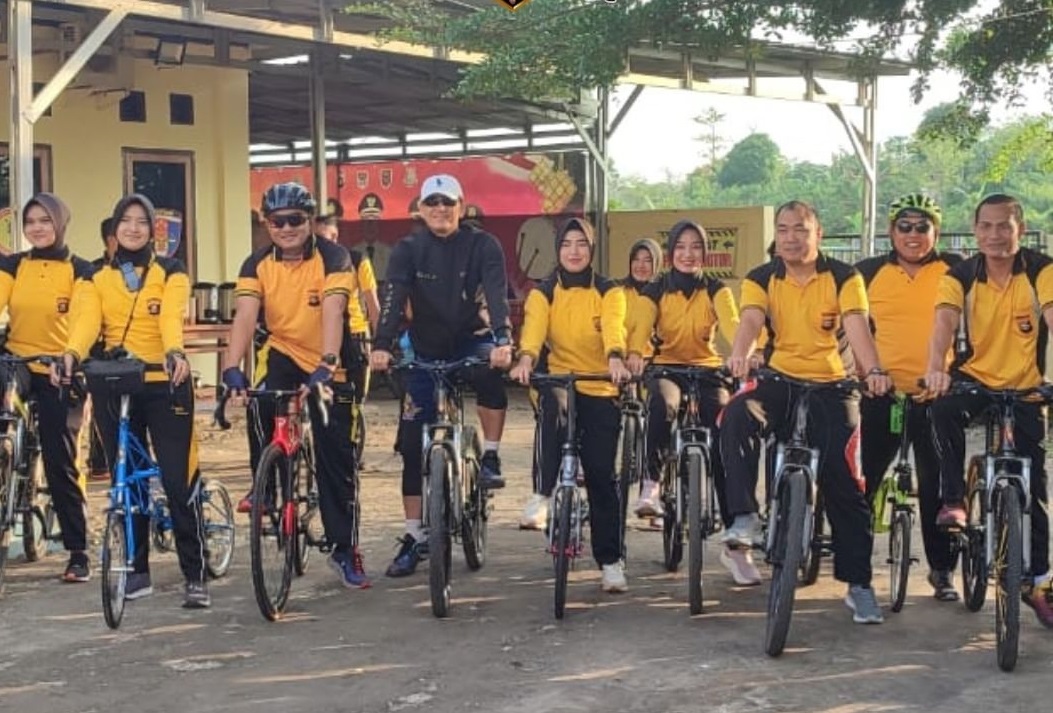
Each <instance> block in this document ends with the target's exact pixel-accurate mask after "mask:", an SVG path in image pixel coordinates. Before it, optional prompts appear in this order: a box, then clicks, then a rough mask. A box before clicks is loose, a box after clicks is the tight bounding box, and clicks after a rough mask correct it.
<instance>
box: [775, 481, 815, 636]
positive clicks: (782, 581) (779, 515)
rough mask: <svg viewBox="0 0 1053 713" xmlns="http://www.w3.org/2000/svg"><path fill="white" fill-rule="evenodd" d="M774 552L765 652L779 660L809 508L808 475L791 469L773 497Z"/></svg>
mask: <svg viewBox="0 0 1053 713" xmlns="http://www.w3.org/2000/svg"><path fill="white" fill-rule="evenodd" d="M776 498H777V500H776V504H775V505H776V507H775V510H776V514H775V522H774V523H773V526H774V527H775V528H776V531H775V544H774V551H773V552H772V553H770V554H771V563H772V572H771V589H769V590H768V623H767V626H766V628H765V631H764V650H765V651H766V652H767V654H768V655H769V656H778V655H779V654H781V653H782V650H783V648H784V647H785V646H786V637H787V635H788V634H789V632H790V618H791V616H792V615H793V602H794V597H795V596H796V593H797V591H796V590H797V570H798V568H799V567H800V564H801V557H802V555H803V551H804V547H805V543H804V541H803V538H804V518H805V515H806V512H807V506H808V475H807V474H806V473H805V472H804V471H803V470H800V469H797V468H794V469H792V470H789V471H787V472H786V474H785V476H784V477H783V479H782V485H781V486H780V488H779V492H778V493H777V494H776Z"/></svg>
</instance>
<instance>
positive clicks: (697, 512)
mask: <svg viewBox="0 0 1053 713" xmlns="http://www.w3.org/2000/svg"><path fill="white" fill-rule="evenodd" d="M685 466H686V468H687V602H688V608H689V609H690V611H691V614H692V616H694V615H695V614H701V613H702V557H703V549H702V545H703V539H702V484H703V483H704V482H707V481H708V477H707V476H708V473H706V463H705V459H703V458H702V453H701V452H700V451H698V449H696V448H692V449H691V450H689V451H688V453H687V458H686V463H685Z"/></svg>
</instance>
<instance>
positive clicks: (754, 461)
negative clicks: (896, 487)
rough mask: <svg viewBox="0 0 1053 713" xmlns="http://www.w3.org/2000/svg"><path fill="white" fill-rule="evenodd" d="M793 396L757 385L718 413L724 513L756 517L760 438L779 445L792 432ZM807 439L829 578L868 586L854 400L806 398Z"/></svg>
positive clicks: (869, 546)
mask: <svg viewBox="0 0 1053 713" xmlns="http://www.w3.org/2000/svg"><path fill="white" fill-rule="evenodd" d="M799 392H800V390H799V389H796V388H793V387H791V386H789V385H787V384H783V383H778V382H772V381H765V382H760V383H759V384H757V386H756V387H755V388H753V389H751V390H748V391H745V392H740V393H739V394H736V396H735V397H734V398H733V399H732V400H731V402H730V403H729V404H728V406H727V408H726V409H725V410H724V417H723V423H722V424H721V429H720V440H721V449H722V452H723V457H724V468H725V470H726V471H727V473H726V486H727V493H726V497H727V504H728V511H729V514H731V515H733V516H735V515H743V514H748V513H755V512H757V510H758V508H757V472H758V470H757V469H758V465H759V464H758V460H759V457H760V445H761V439H763V438H764V437H765V436H767V434H769V433H771V432H772V431H773V430H774V431H775V432H776V434H778V435H779V437H780V438H785V437H786V436H787V435H788V433H787V430H788V429H789V428H790V426H791V425H792V418H793V413H794V412H793V408H794V406H795V405H796V402H797V398H798V396H799ZM809 398H811V399H812V403H811V407H810V409H809V412H808V413H809V421H808V440H809V442H810V445H811V446H812V447H814V448H818V449H819V472H818V473H817V474H816V475H817V477H818V479H819V487H820V489H821V490H822V493H823V498H824V501H825V503H826V516H827V519H828V520H829V521H830V529H831V531H832V536H833V545H834V577H835V578H837V579H839V580H841V581H842V582H848V583H850V584H862V585H868V584H870V580H871V576H872V571H871V566H870V555H871V552H872V550H873V547H874V534H873V531H872V529H871V511H870V504H869V503H868V502H867V498H866V492H865V491H866V485H865V482H864V480H863V476H862V474H861V472H860V464H859V455H860V454H859V441H860V438H859V399H858V398H857V397H846V396H843V395H841V394H837V393H835V392H823V391H818V392H813V393H812V394H811V396H810V397H809Z"/></svg>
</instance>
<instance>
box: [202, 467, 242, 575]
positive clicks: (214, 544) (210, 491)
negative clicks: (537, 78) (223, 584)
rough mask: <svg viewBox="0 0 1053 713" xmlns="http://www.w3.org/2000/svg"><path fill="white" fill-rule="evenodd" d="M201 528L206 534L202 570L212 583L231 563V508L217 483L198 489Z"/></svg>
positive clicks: (211, 482) (232, 528)
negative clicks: (199, 490)
mask: <svg viewBox="0 0 1053 713" xmlns="http://www.w3.org/2000/svg"><path fill="white" fill-rule="evenodd" d="M201 528H202V530H204V533H205V567H206V569H207V570H208V576H209V577H211V578H213V579H219V578H220V577H223V576H224V575H225V574H226V573H227V571H228V570H229V569H230V564H231V562H233V561H234V546H235V544H236V539H235V530H234V505H233V503H231V501H230V493H228V492H227V489H226V487H224V485H223V483H221V482H219V481H218V480H208V479H205V480H204V481H203V482H202V485H201Z"/></svg>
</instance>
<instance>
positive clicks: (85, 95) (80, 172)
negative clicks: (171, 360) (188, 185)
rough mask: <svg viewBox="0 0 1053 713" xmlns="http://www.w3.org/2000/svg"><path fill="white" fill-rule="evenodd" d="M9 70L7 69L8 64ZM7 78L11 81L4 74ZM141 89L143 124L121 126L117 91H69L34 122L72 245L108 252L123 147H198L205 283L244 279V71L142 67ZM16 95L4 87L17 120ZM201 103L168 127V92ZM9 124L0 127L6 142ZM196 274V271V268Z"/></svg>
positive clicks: (38, 77)
mask: <svg viewBox="0 0 1053 713" xmlns="http://www.w3.org/2000/svg"><path fill="white" fill-rule="evenodd" d="M0 64H2V66H3V68H4V69H5V70H7V69H8V66H7V63H6V62H4V63H0ZM56 66H57V58H56V57H55V56H53V55H42V56H40V57H39V58H38V59H37V61H36V62H35V65H34V77H33V81H34V82H38V83H40V82H46V81H47V80H48V79H50V77H51V75H52V74H53V72H54V71H55V68H56ZM5 76H6V75H5ZM133 78H134V79H133V81H134V85H133V88H134V89H137V90H139V91H143V92H145V94H146V118H147V121H146V122H145V123H134V122H122V121H120V120H119V115H118V104H119V102H120V100H121V98H122V97H123V93H122V92H119V91H115V92H110V93H104V94H103V93H99V94H94V95H93V94H92V93H90V92H89V91H88V90H84V89H74V90H67V91H66V92H63V94H62V95H61V96H60V97H59V98H58V100H56V102H55V103H54V104H53V106H52V114H53V115H52V116H50V117H42V118H41V119H40V120H39V121H38V122H37V123H36V125H35V130H34V143H35V144H37V145H41V144H43V145H46V146H49V147H50V149H51V179H52V189H53V191H54V192H55V193H56V194H58V195H59V196H60V197H61V198H62V199H63V200H64V201H66V203H67V204H69V206H70V210H71V212H72V214H73V218H72V222H71V223H70V228H69V233H68V242H69V244H70V246H71V247H72V248H73V250H74V252H76V253H78V254H80V255H82V256H84V257H86V258H88V259H92V258H95V257H97V256H98V255H99V254H101V251H102V243H101V240H100V237H99V223H100V221H101V220H102V219H103V218H105V217H107V216H108V215H109V214H110V211H111V209H112V207H113V205H114V204H115V203H116V201H117V200H118V199H119V198H120V197H121V196H122V195H123V194H124V181H125V177H124V158H123V154H122V151H123V149H126V148H131V149H161V150H167V151H190V152H193V156H194V182H195V185H194V195H193V198H194V200H193V203H194V213H195V215H194V225H195V234H196V242H195V258H194V263H195V265H194V266H191V271H192V274H194V275H195V276H196V279H197V280H200V281H208V282H222V281H223V280H227V279H233V278H235V277H236V276H237V271H238V268H239V266H240V264H241V261H242V260H243V259H244V258H245V256H246V255H248V254H249V252H250V250H251V222H250V214H249V211H248V210H246V208H245V206H246V205H248V204H249V116H248V113H249V110H248V106H249V95H248V92H249V89H248V74H247V72H245V71H244V70H239V69H228V68H217V67H200V66H191V65H184V66H181V67H166V68H161V67H157V66H155V65H154V64H153V63H152V62H149V61H136V62H135V63H134V70H133ZM9 91H10V90H9V89H8V84H7V83H6V82H0V112H3V116H8V115H9V111H10V110H9V106H10V101H9ZM170 93H178V94H189V95H191V96H193V97H194V125H193V126H173V125H172V124H171V123H170V122H169V96H168V95H169V94H170ZM8 136H9V124H8V122H6V121H5V122H2V123H0V141H5V142H6V141H7V140H8ZM195 268H196V269H195Z"/></svg>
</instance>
